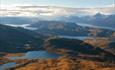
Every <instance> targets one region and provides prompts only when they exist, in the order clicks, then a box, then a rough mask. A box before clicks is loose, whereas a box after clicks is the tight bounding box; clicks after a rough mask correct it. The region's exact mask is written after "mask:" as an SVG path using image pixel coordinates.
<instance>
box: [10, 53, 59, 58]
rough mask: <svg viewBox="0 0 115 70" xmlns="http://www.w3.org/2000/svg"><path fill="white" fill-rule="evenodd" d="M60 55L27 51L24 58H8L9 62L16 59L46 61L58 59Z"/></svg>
mask: <svg viewBox="0 0 115 70" xmlns="http://www.w3.org/2000/svg"><path fill="white" fill-rule="evenodd" d="M60 56H61V55H60V54H56V53H51V52H47V51H29V52H27V53H25V55H24V56H21V57H19V56H17V57H16V56H13V57H8V58H9V59H11V60H16V59H47V58H58V57H60Z"/></svg>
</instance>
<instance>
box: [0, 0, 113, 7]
mask: <svg viewBox="0 0 115 70" xmlns="http://www.w3.org/2000/svg"><path fill="white" fill-rule="evenodd" d="M114 3H115V0H0V5H1V6H2V5H7V6H12V5H37V6H61V7H105V6H111V5H113V4H114Z"/></svg>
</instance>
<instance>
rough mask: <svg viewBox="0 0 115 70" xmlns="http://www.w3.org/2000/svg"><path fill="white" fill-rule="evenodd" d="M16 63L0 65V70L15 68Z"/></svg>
mask: <svg viewBox="0 0 115 70" xmlns="http://www.w3.org/2000/svg"><path fill="white" fill-rule="evenodd" d="M15 65H16V63H15V62H9V63H6V64H3V65H0V70H6V69H7V68H11V67H15Z"/></svg>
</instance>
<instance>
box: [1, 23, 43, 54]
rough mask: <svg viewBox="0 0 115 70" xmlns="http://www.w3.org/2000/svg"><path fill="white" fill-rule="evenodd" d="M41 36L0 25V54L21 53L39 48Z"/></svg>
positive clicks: (21, 29)
mask: <svg viewBox="0 0 115 70" xmlns="http://www.w3.org/2000/svg"><path fill="white" fill-rule="evenodd" d="M42 41H43V40H42V38H41V35H38V34H36V33H34V32H32V31H29V30H26V29H23V28H20V27H19V28H18V27H10V26H5V25H1V24H0V52H21V51H27V50H32V49H34V48H35V47H36V48H37V49H40V48H41V42H42Z"/></svg>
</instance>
